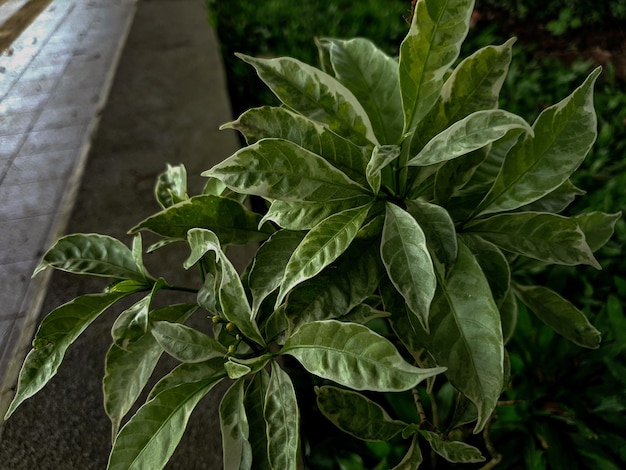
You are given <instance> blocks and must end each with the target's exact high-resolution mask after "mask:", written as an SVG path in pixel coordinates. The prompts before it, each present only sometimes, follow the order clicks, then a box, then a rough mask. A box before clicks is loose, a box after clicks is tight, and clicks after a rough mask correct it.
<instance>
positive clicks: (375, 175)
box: [366, 145, 400, 194]
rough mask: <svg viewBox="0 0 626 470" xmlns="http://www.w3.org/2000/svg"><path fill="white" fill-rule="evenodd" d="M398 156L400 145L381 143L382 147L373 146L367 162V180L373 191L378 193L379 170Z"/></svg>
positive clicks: (379, 182)
mask: <svg viewBox="0 0 626 470" xmlns="http://www.w3.org/2000/svg"><path fill="white" fill-rule="evenodd" d="M399 156H400V147H399V146H397V145H383V146H382V147H378V146H377V147H374V151H373V152H372V157H371V158H370V161H369V163H368V164H367V170H366V171H367V173H366V176H367V182H368V183H369V185H370V187H371V188H372V190H373V191H374V193H376V194H378V191H379V190H380V184H381V172H382V170H383V169H384V168H385V167H386V166H388V165H389V164H390V163H392V162H393V161H395V160H396V159H397V158H398V157H399Z"/></svg>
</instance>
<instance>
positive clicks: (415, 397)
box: [411, 388, 428, 426]
mask: <svg viewBox="0 0 626 470" xmlns="http://www.w3.org/2000/svg"><path fill="white" fill-rule="evenodd" d="M411 392H412V393H413V401H414V402H415V408H417V414H418V415H419V417H420V426H421V425H423V424H424V423H427V422H428V418H427V417H426V412H425V411H424V406H423V405H422V400H420V394H419V391H418V390H417V388H414V389H413V390H411Z"/></svg>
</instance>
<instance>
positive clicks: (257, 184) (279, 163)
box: [202, 139, 369, 202]
mask: <svg viewBox="0 0 626 470" xmlns="http://www.w3.org/2000/svg"><path fill="white" fill-rule="evenodd" d="M202 175H203V176H213V177H215V178H219V179H220V180H222V181H223V182H224V183H225V184H226V185H227V186H228V187H229V188H230V189H232V190H233V191H237V192H239V193H242V194H255V195H257V196H261V197H265V198H269V199H278V200H281V201H291V202H299V201H309V202H326V201H334V200H341V199H351V198H355V197H358V196H364V195H367V194H369V192H368V190H367V189H366V188H364V187H363V186H361V185H360V184H358V183H356V182H354V181H352V180H351V179H350V178H349V177H348V176H347V175H346V174H345V173H343V172H341V170H338V169H337V168H335V167H334V166H332V165H331V164H330V163H329V162H327V161H326V160H324V158H322V157H320V156H319V155H316V154H314V153H313V152H310V151H308V150H306V149H304V148H302V147H300V146H299V145H296V144H294V143H293V142H289V141H287V140H280V139H263V140H260V141H258V142H256V143H255V144H253V145H250V146H248V147H245V148H243V149H241V150H239V151H238V152H237V153H235V154H234V155H232V156H231V157H229V158H227V159H226V160H224V161H223V162H221V163H219V164H217V165H216V166H214V167H213V168H211V169H210V170H208V171H205V172H204V173H203V174H202Z"/></svg>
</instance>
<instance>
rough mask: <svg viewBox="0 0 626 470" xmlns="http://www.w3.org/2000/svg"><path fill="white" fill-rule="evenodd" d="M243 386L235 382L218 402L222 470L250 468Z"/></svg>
mask: <svg viewBox="0 0 626 470" xmlns="http://www.w3.org/2000/svg"><path fill="white" fill-rule="evenodd" d="M244 385H245V381H244V380H238V381H236V382H235V383H234V384H233V385H232V386H231V387H230V388H229V389H228V391H227V392H226V393H225V394H224V397H223V398H222V401H221V402H220V429H221V431H222V455H223V462H224V470H250V469H251V468H252V447H251V446H250V442H248V436H249V432H250V428H249V424H248V418H247V416H246V409H245V407H244Z"/></svg>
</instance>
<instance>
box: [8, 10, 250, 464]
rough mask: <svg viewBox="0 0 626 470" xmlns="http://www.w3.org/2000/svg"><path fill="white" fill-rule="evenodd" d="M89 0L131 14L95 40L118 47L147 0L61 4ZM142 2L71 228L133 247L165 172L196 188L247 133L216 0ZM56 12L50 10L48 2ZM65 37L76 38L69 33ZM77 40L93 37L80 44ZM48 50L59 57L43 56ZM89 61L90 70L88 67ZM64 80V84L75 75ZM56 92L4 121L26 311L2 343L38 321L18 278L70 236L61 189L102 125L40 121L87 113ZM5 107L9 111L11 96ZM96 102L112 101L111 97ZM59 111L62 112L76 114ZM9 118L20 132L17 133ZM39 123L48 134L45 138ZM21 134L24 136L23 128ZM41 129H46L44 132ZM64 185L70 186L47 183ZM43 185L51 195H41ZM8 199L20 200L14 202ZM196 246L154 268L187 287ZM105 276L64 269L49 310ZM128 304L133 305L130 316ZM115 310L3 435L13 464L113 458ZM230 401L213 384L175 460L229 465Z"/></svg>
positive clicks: (151, 264)
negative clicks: (225, 447) (135, 230)
mask: <svg viewBox="0 0 626 470" xmlns="http://www.w3.org/2000/svg"><path fill="white" fill-rule="evenodd" d="M88 3H90V4H91V5H92V7H93V8H94V9H98V10H97V11H98V12H99V15H100V16H97V17H99V18H104V17H107V18H117V20H116V21H117V22H118V28H119V29H118V33H117V37H116V38H109V39H107V40H101V41H95V44H96V45H97V46H98V47H105V46H106V45H107V44H108V46H107V47H113V46H112V45H111V44H113V43H114V42H116V41H118V43H119V41H122V39H123V37H124V33H123V30H124V27H125V26H124V24H126V22H127V21H129V19H130V18H132V15H133V9H134V7H135V2H134V1H123V0H121V1H116V0H99V1H95V2H93V1H92V2H89V0H77V1H75V2H74V1H70V0H53V2H52V4H51V7H64V6H67V5H68V4H74V5H75V6H74V11H77V10H76V9H84V11H85V12H86V11H87V8H85V6H86V5H87V4H88ZM136 6H137V11H136V14H135V15H134V22H133V24H132V27H131V30H130V34H129V36H128V39H127V41H126V44H125V47H124V50H123V53H122V55H121V60H120V62H119V67H118V69H117V74H116V76H115V80H114V82H113V85H112V88H111V90H110V93H109V98H108V101H107V103H106V106H105V108H104V112H103V113H102V117H101V121H100V124H99V126H98V131H97V133H96V134H95V136H94V137H93V139H92V141H91V146H90V150H89V152H88V155H87V158H86V159H85V165H84V172H83V176H82V178H81V185H80V189H79V190H78V191H77V192H75V197H73V198H72V199H74V200H75V204H74V210H73V211H72V213H71V216H70V217H69V220H68V222H67V224H65V227H64V229H63V231H64V232H67V233H74V232H98V233H105V234H109V235H112V236H116V237H118V238H120V239H122V240H123V241H125V242H126V243H127V244H130V237H128V236H127V235H126V231H127V230H128V229H129V228H130V227H132V226H133V225H135V224H136V223H137V222H139V221H141V220H142V219H143V218H145V217H147V216H149V215H151V214H152V213H154V212H155V211H157V210H158V206H157V204H156V202H155V201H154V197H153V185H154V180H155V177H156V176H157V175H158V174H159V173H160V172H162V171H163V170H164V169H165V166H166V163H171V164H177V163H180V162H182V163H184V164H185V166H186V167H187V171H188V174H189V176H190V193H191V194H195V193H197V192H199V190H200V189H201V187H202V184H203V179H202V178H200V177H199V176H198V175H199V174H200V172H201V171H203V170H205V169H207V168H210V167H211V166H212V165H213V164H215V163H217V162H219V161H220V160H222V159H224V158H225V157H227V156H229V155H230V154H232V153H233V152H234V151H235V150H236V148H237V139H236V135H235V133H234V132H231V131H227V132H219V131H218V126H219V125H220V124H222V123H224V122H226V121H228V120H230V119H231V112H230V107H229V101H228V97H227V93H226V87H225V82H224V74H223V69H222V64H221V57H220V55H219V51H218V46H217V42H216V38H215V36H214V32H213V31H212V29H211V28H210V27H209V26H208V23H207V20H206V11H205V10H204V7H203V2H202V1H200V0H139V1H138V3H137V4H136ZM48 12H49V10H47V11H46V13H48ZM106 12H108V13H106ZM114 12H117V13H115V14H114ZM70 14H71V13H70ZM95 21H96V20H95V19H92V20H91V23H89V24H90V26H89V27H85V28H83V30H85V29H86V30H87V34H86V35H85V36H84V38H88V37H90V35H91V34H92V33H91V32H92V31H93V29H94V22H95ZM79 23H80V22H79ZM81 24H82V23H81ZM85 24H86V23H85ZM74 26H76V24H75V25H74ZM69 29H70V30H71V29H72V28H69ZM66 32H67V31H66ZM94 34H95V33H94ZM21 39H22V38H20V40H21ZM84 40H85V39H84ZM55 42H62V43H65V41H63V40H60V39H59V41H55ZM76 47H79V46H77V45H75V48H76ZM94 47H95V46H94ZM80 50H81V51H84V54H85V56H86V57H93V54H91V52H92V50H91V49H89V48H88V47H87V46H85V47H84V48H83V47H82V46H80ZM111 57H112V56H111ZM36 58H37V57H35V59H36ZM73 58H74V56H71V59H73ZM71 59H70V60H71ZM2 60H3V61H4V60H5V57H2ZM41 60H42V61H44V62H46V60H44V59H43V58H42V59H41ZM59 60H61V59H59ZM110 60H112V59H110ZM54 63H55V62H54V61H52V62H51V64H54ZM111 63H114V60H113V62H111ZM49 67H51V69H54V68H55V67H56V68H57V69H62V70H63V71H64V72H65V71H68V70H72V69H75V68H74V67H72V68H70V66H69V65H68V64H67V63H66V64H65V65H64V66H61V65H50V66H49ZM111 67H112V65H111ZM76 68H80V67H79V66H78V65H77V66H76ZM94 68H96V67H95V62H94ZM96 69H97V68H96ZM90 70H91V69H90V65H88V64H87V63H84V64H83V66H82V72H83V75H84V77H83V78H84V81H83V84H84V86H83V87H82V88H81V87H79V86H77V85H76V86H70V85H67V84H66V85H65V86H66V87H67V88H66V89H70V90H73V93H69V96H68V99H69V98H71V97H72V96H74V97H75V98H76V100H81V102H82V103H84V102H85V98H87V101H88V102H89V101H91V100H92V98H89V97H91V96H95V95H90V94H89V92H88V91H86V90H93V83H94V82H93V81H92V80H93V75H98V74H97V73H94V74H90V72H89V71H90ZM98 70H99V73H100V74H106V71H103V69H102V68H100V69H98ZM14 75H16V76H15V77H14V79H13V82H12V83H13V84H12V85H11V86H8V85H2V86H5V87H6V91H5V92H4V93H5V94H6V93H8V92H9V91H10V90H14V89H20V88H23V87H26V86H27V85H26V84H25V82H26V81H22V80H23V75H17V73H15V74H14ZM20 77H21V78H20ZM88 77H89V78H88ZM42 80H43V78H42ZM57 80H59V81H60V82H62V81H63V80H64V75H63V76H62V77H61V78H58V79H57ZM51 81H54V80H52V79H51ZM2 83H4V82H2ZM47 83H48V82H47V81H44V82H43V84H42V86H48V85H46V84H47ZM55 83H56V82H55ZM31 85H34V86H36V85H35V84H31ZM49 86H52V85H49ZM56 93H58V91H57V92H54V93H51V94H50V95H49V96H50V97H49V98H47V99H46V98H41V101H45V102H46V103H52V104H53V105H51V106H48V104H46V107H45V108H43V109H41V110H37V109H39V108H36V109H35V110H33V111H32V112H33V113H34V114H36V115H37V116H38V117H36V118H35V117H33V121H30V122H29V124H21V125H22V126H23V127H22V129H23V130H22V131H21V132H20V131H17V130H16V129H19V127H18V125H19V123H20V122H22V121H21V120H22V119H24V120H27V118H26V117H23V116H22V117H15V118H11V119H12V121H11V126H8V125H7V124H5V123H6V122H7V121H6V116H8V115H7V114H6V113H5V112H4V111H3V112H2V113H1V116H2V117H3V120H2V121H0V123H2V124H0V128H1V129H3V131H4V134H5V135H7V136H9V137H7V139H6V141H7V142H9V143H10V142H13V144H12V145H13V146H14V147H8V144H7V146H6V147H5V145H4V144H3V145H2V146H1V147H0V148H1V149H2V150H1V151H2V152H4V151H5V150H4V149H5V148H6V149H9V148H11V149H12V150H10V152H11V153H10V154H8V152H9V151H6V152H7V155H6V156H5V157H3V160H2V161H3V162H5V165H8V166H9V168H7V170H6V173H7V176H5V177H4V179H3V181H2V183H1V184H0V193H1V194H2V196H1V197H2V199H1V203H0V210H1V211H2V212H1V214H2V216H3V217H6V223H4V222H5V221H4V220H3V222H2V223H3V225H2V226H0V236H2V237H3V238H2V246H3V250H2V256H3V258H2V260H3V265H6V268H4V266H3V269H5V271H4V272H5V273H6V274H4V275H3V278H2V281H1V282H0V285H1V286H10V287H9V288H8V289H4V288H3V289H4V290H3V291H2V299H1V301H2V303H3V304H4V305H8V304H9V302H10V301H11V300H10V299H13V298H14V297H15V300H12V302H14V304H13V306H12V308H11V309H10V310H7V309H4V311H3V313H2V315H3V317H2V319H4V320H5V322H7V323H6V324H9V323H10V322H12V323H11V328H13V332H12V333H5V336H4V340H3V343H2V344H4V345H5V347H6V344H7V336H6V335H7V334H9V337H10V338H11V339H12V340H14V338H15V337H16V336H17V335H18V334H19V331H18V330H20V329H22V331H23V325H24V322H26V321H29V320H30V319H29V317H28V315H29V308H27V307H26V306H27V305H29V303H28V301H30V302H32V293H29V292H27V290H26V289H27V288H28V287H21V288H20V289H21V294H20V295H19V296H16V295H15V294H16V292H12V291H16V290H17V289H18V281H17V280H18V279H23V281H19V283H24V284H27V283H28V281H27V280H28V278H29V277H30V272H31V271H32V268H33V267H34V266H35V264H36V263H37V261H38V256H40V253H41V250H43V249H44V247H45V246H46V245H47V244H48V243H49V241H50V238H51V234H53V235H52V236H54V235H56V234H55V233H54V232H55V230H58V229H59V225H58V224H57V225H56V229H53V226H54V225H53V221H54V220H58V215H57V214H58V213H59V211H60V209H59V208H66V207H67V205H66V203H67V199H66V200H65V201H64V202H62V203H61V202H60V201H61V196H60V193H61V192H63V190H64V187H67V181H68V178H71V175H72V174H76V166H77V163H76V162H77V161H78V162H80V161H81V157H80V156H79V155H80V151H79V150H78V149H84V148H85V146H84V145H85V142H88V141H89V135H90V129H93V127H90V126H92V124H90V122H91V121H89V120H83V121H80V122H74V121H72V122H66V123H65V124H63V123H61V121H59V124H57V125H56V126H55V127H50V128H47V129H45V128H43V127H42V128H39V127H37V130H35V126H38V124H37V123H38V122H39V120H40V119H41V120H42V119H43V118H44V117H46V118H47V119H53V116H52V115H53V114H55V111H57V114H61V115H63V116H66V118H67V116H68V113H69V115H70V116H74V117H76V119H78V116H81V113H80V112H79V111H76V113H74V112H72V111H69V110H66V111H65V113H63V112H62V111H60V110H63V109H65V108H68V107H69V106H70V105H69V104H66V105H65V106H64V105H61V104H54V101H53V97H54V96H56ZM94 93H95V91H94ZM100 93H101V94H98V96H99V98H98V99H97V100H96V101H99V100H100V97H101V96H105V95H106V93H104V94H102V93H103V91H102V89H101V91H100ZM38 94H39V93H38ZM81 97H82V98H81ZM18 101H21V100H14V101H13V103H17V102H18ZM35 101H37V100H33V103H34V102H35ZM0 106H6V108H3V109H9V108H8V105H4V104H0ZM32 106H35V105H34V104H33V105H32ZM93 106H95V108H96V109H97V108H98V105H97V104H94V105H93ZM77 109H78V108H77ZM92 109H93V108H92ZM29 113H31V111H29V110H25V109H23V108H22V112H21V113H19V115H24V114H29ZM58 118H59V119H61V118H62V116H59V117H58ZM41 122H44V121H43V120H42V121H41ZM42 125H43V124H42ZM9 127H10V129H11V131H10V132H9V131H7V130H6V129H7V128H9ZM51 129H54V130H51ZM37 132H40V134H36V133H37ZM66 132H67V133H66ZM20 134H24V135H22V136H21V137H14V136H15V135H20ZM33 134H36V135H37V136H40V137H31V136H32V135H33ZM72 135H75V136H76V138H77V140H78V141H80V142H82V143H80V144H72V145H70V144H69V143H66V144H61V142H68V141H67V139H69V138H70V137H71V136H72ZM62 136H67V138H66V137H62ZM0 138H2V137H0ZM81 139H82V140H81ZM16 141H17V142H18V143H15V142H16ZM52 142H58V143H59V145H61V148H55V149H53V148H51V147H49V146H50V145H52V144H51V143H52ZM55 145H56V144H55ZM24 148H25V149H29V148H30V149H32V150H31V151H30V155H26V154H24V155H21V154H19V152H20V149H24ZM69 149H74V150H73V151H74V157H72V158H74V160H72V161H71V163H65V164H64V168H65V169H64V170H63V171H62V168H61V163H60V162H61V161H63V162H64V161H65V160H64V159H63V155H65V154H66V151H68V150H69ZM15 152H18V153H15ZM22 157H24V160H23V161H24V165H26V164H27V163H29V164H30V166H23V167H22V168H24V170H23V175H24V176H23V178H26V173H28V172H27V171H26V169H27V168H30V170H28V171H29V172H32V175H33V177H31V178H30V179H29V180H24V181H22V184H21V185H22V186H24V185H28V187H22V188H20V190H21V191H22V192H21V193H19V195H18V193H17V192H14V193H11V192H10V191H11V190H9V189H5V188H9V181H13V180H12V179H11V178H9V176H10V175H15V174H16V173H15V172H16V171H17V168H15V169H14V170H13V171H12V172H11V173H10V174H9V171H11V168H14V167H16V163H17V162H18V160H19V161H20V162H21V161H22V160H21V158H22ZM26 158H30V159H29V160H26ZM67 158H70V157H67ZM55 162H57V163H55ZM78 166H80V164H78ZM79 173H80V172H79ZM29 174H31V173H29ZM14 178H15V176H14ZM51 181H54V183H51ZM5 185H6V186H5ZM12 185H15V183H14V182H13V183H12ZM52 186H54V188H56V189H54V190H53V189H45V188H51V187H52ZM41 188H44V189H41ZM12 191H18V190H17V189H13V190H12ZM35 191H41V192H39V193H36V192H35ZM45 191H48V192H45ZM55 191H57V192H55ZM31 192H33V194H38V195H37V196H34V195H32V196H31ZM5 194H6V195H5ZM22 199H23V201H22ZM53 200H54V201H56V202H53ZM42 206H43V207H49V208H50V211H49V212H50V214H48V213H44V214H41V213H38V212H37V211H38V210H41V207H42ZM7 207H13V208H14V209H12V212H8V209H7ZM54 207H56V208H57V209H54ZM29 211H33V212H29ZM11 221H13V222H11ZM19 223H22V228H20V229H19V231H17V228H16V227H17V225H15V224H19ZM10 240H13V241H12V242H11V243H12V244H10V243H9V241H10ZM151 241H153V240H151V239H150V237H147V236H146V237H145V244H146V245H147V244H148V243H150V242H151ZM26 245H28V246H30V247H31V250H30V251H28V252H26V254H25V255H24V257H23V258H24V259H23V260H22V259H16V258H15V256H14V255H15V252H16V250H18V249H19V247H21V246H24V247H25V246H26ZM181 250H182V251H181ZM187 254H188V253H187V250H186V249H185V248H184V246H182V245H181V246H179V247H178V248H176V246H172V248H171V249H170V248H168V249H164V250H162V251H161V250H160V252H157V253H156V254H155V257H153V256H150V257H149V258H148V259H147V260H146V264H147V266H148V269H149V270H151V272H153V274H154V275H156V276H161V275H162V276H164V277H166V279H168V281H170V282H176V283H181V282H182V283H187V280H185V279H183V278H180V277H179V278H175V277H174V276H175V275H176V274H175V273H174V272H173V271H174V270H177V271H176V272H178V271H180V268H179V267H180V266H181V265H182V261H183V260H184V259H185V257H186V256H187ZM240 265H241V262H240ZM171 271H172V272H171ZM9 281H10V283H9ZM193 281H196V280H195V279H193ZM20 285H21V284H20ZM104 285H105V283H103V282H102V280H100V279H94V278H85V277H80V276H69V275H65V274H63V273H58V272H55V273H54V274H53V275H52V277H51V280H50V284H49V288H48V290H47V296H46V297H45V299H44V301H43V306H42V308H41V312H42V313H44V314H45V313H47V312H49V311H50V310H52V309H54V308H55V307H57V306H58V305H60V304H62V303H64V302H67V301H68V300H71V299H72V298H74V297H75V296H77V295H81V294H85V293H90V292H97V291H100V290H101V289H102V288H103V286H104ZM189 300H193V298H191V299H177V301H179V302H180V301H189ZM31 310H32V309H31ZM119 311H121V307H120V310H118V313H119ZM30 313H31V314H32V313H33V312H32V311H30ZM115 313H116V312H113V311H112V312H110V313H107V314H105V315H103V316H102V317H101V318H100V319H99V320H97V321H96V322H95V323H94V324H93V325H92V326H91V327H90V329H89V330H87V332H85V333H84V334H83V336H82V337H81V338H80V339H79V340H78V341H77V342H76V344H75V345H73V346H72V347H71V348H70V350H69V351H68V354H67V355H66V358H65V361H64V364H63V365H62V366H61V368H60V370H59V373H58V375H57V376H56V377H55V378H54V379H53V380H52V381H51V382H50V383H49V384H48V385H47V386H46V388H44V390H42V392H40V393H39V394H38V395H36V396H35V397H33V398H32V399H30V400H28V401H27V402H26V403H24V404H23V405H22V406H21V407H20V408H19V409H18V410H17V411H16V412H15V414H14V415H13V416H12V417H11V419H10V420H8V421H7V422H6V423H5V425H4V429H3V431H2V438H1V440H0V470H5V469H6V470H9V469H10V470H32V469H35V468H36V469H51V470H52V469H54V470H72V469H80V470H89V469H103V468H105V467H106V461H107V457H108V453H109V450H110V424H109V422H108V418H107V417H106V415H105V413H104V410H103V407H102V375H103V364H104V356H105V354H106V351H107V349H108V347H109V345H110V333H109V330H110V327H111V323H112V321H113V320H114V318H115ZM36 317H37V311H35V312H34V317H33V319H36V321H34V322H33V325H35V324H37V323H38V321H39V319H38V318H36ZM200 321H201V322H202V321H205V322H206V319H202V318H201V319H200ZM5 329H6V326H5ZM2 331H4V330H2ZM31 338H32V335H31V334H29V335H26V338H24V341H22V343H21V344H20V345H19V346H20V347H19V348H18V349H17V350H14V352H13V353H12V356H11V358H12V362H13V363H14V364H15V363H18V362H21V359H22V358H23V355H24V354H25V353H26V351H27V348H28V343H29V342H30V339H31ZM169 368H171V363H169V364H168V363H167V361H166V362H165V363H163V364H161V365H160V371H157V375H158V374H159V373H161V374H163V373H164V372H165V371H167V370H169ZM9 371H11V369H9ZM7 392H10V390H7ZM7 394H8V393H5V395H7ZM219 399H220V398H219V395H216V394H214V393H213V392H212V393H211V394H210V395H209V396H208V397H207V399H206V400H205V401H204V402H203V403H202V404H201V406H200V407H199V409H198V410H197V412H196V413H194V415H193V416H192V422H191V423H190V427H189V429H188V432H187V433H186V434H185V437H184V438H183V442H182V443H181V445H180V448H179V450H178V451H177V452H176V454H175V455H174V457H173V458H172V461H171V463H170V464H169V465H168V468H171V469H185V470H194V469H213V468H215V469H218V468H221V448H220V433H219V424H218V422H217V413H216V406H217V403H219Z"/></svg>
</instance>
